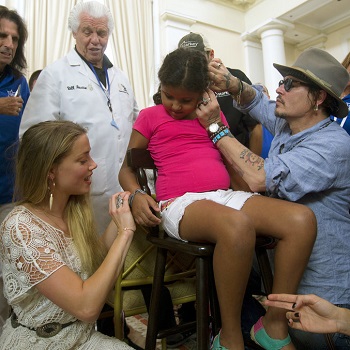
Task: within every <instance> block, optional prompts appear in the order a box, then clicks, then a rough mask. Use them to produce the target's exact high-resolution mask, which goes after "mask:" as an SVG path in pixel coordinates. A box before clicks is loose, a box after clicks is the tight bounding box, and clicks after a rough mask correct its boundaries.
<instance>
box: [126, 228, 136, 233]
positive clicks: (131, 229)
mask: <svg viewBox="0 0 350 350" xmlns="http://www.w3.org/2000/svg"><path fill="white" fill-rule="evenodd" d="M129 230H130V231H132V232H135V231H136V230H134V229H133V228H130V227H124V228H123V231H129Z"/></svg>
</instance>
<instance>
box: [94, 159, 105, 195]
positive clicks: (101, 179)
mask: <svg viewBox="0 0 350 350" xmlns="http://www.w3.org/2000/svg"><path fill="white" fill-rule="evenodd" d="M94 161H95V162H96V163H97V168H96V169H95V170H94V173H93V175H92V186H91V195H92V196H96V195H101V194H104V193H105V192H106V191H107V169H106V159H105V158H94Z"/></svg>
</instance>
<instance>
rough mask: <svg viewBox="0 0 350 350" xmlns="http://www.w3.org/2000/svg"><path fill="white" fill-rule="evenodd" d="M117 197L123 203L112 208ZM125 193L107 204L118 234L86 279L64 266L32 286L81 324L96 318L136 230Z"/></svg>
mask: <svg viewBox="0 0 350 350" xmlns="http://www.w3.org/2000/svg"><path fill="white" fill-rule="evenodd" d="M118 195H121V196H122V198H123V204H122V205H121V207H119V208H117V207H116V201H115V198H116V196H118ZM128 198H129V194H128V193H125V192H122V193H117V194H116V195H114V196H113V197H112V199H111V201H110V209H109V210H110V213H111V214H112V218H113V221H114V223H115V225H117V226H118V235H117V237H116V238H115V240H114V241H113V243H112V244H111V247H110V250H109V251H108V253H107V256H106V258H105V259H104V261H103V262H102V264H101V265H100V267H99V268H98V269H97V270H96V272H95V273H94V274H93V275H92V276H91V277H89V278H88V279H87V280H85V281H84V280H82V279H81V278H80V276H78V275H77V274H76V273H75V272H74V271H72V270H71V269H70V268H69V267H68V266H66V265H64V266H62V267H61V268H59V269H58V270H57V271H55V272H54V273H52V274H51V275H50V276H49V277H48V278H46V279H45V280H43V281H42V282H40V283H38V284H37V285H36V288H37V290H38V291H39V292H40V293H41V294H43V295H44V296H45V297H47V298H48V299H50V300H51V301H52V302H53V303H55V304H56V305H58V306H59V307H61V308H62V309H64V310H66V311H67V312H69V313H70V314H72V315H73V316H74V317H76V318H78V319H80V320H82V321H84V322H94V321H96V319H97V318H98V316H99V314H100V312H101V309H102V307H103V305H104V303H105V301H106V298H107V296H108V293H109V292H110V291H111V290H112V288H113V286H114V284H115V282H116V280H117V278H118V276H119V274H120V272H121V269H122V267H123V264H124V261H125V257H126V254H127V252H128V249H129V247H130V244H131V242H132V239H133V235H134V231H135V229H136V226H135V223H134V220H133V218H132V215H131V212H130V208H129V204H128Z"/></svg>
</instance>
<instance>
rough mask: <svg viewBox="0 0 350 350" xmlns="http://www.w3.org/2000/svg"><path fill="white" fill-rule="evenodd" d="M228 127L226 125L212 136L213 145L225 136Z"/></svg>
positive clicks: (227, 132)
mask: <svg viewBox="0 0 350 350" xmlns="http://www.w3.org/2000/svg"><path fill="white" fill-rule="evenodd" d="M229 132H230V131H229V129H228V127H227V126H226V127H225V128H224V130H222V131H220V132H219V133H218V134H217V135H216V136H215V137H214V138H212V141H213V143H214V145H215V144H216V143H217V142H218V141H219V140H220V139H222V138H223V137H224V136H227V135H228V134H229Z"/></svg>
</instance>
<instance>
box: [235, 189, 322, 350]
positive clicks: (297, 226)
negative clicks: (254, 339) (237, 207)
mask: <svg viewBox="0 0 350 350" xmlns="http://www.w3.org/2000/svg"><path fill="white" fill-rule="evenodd" d="M242 211H243V212H244V213H246V214H247V215H248V216H249V217H250V218H251V219H252V220H253V223H254V227H255V230H256V232H257V235H263V236H264V235H269V236H273V237H276V238H278V239H279V241H278V244H277V246H276V248H275V260H274V269H275V270H274V281H273V289H272V292H273V293H291V294H296V292H297V288H298V285H299V282H300V280H301V278H302V275H303V273H304V270H305V268H306V265H307V263H308V260H309V257H310V254H311V251H312V248H313V244H314V241H315V238H316V230H317V229H316V219H315V216H314V214H313V212H312V211H311V210H310V209H309V208H307V207H306V206H303V205H300V204H296V203H291V202H287V201H283V200H277V199H272V198H268V197H263V196H254V197H252V198H250V199H249V200H248V201H247V202H246V203H245V204H244V206H243V208H242ZM263 325H264V328H265V330H266V332H267V333H268V335H269V336H270V337H271V338H274V339H284V338H286V337H287V335H288V324H287V321H286V317H285V310H283V309H277V308H269V309H268V311H267V313H266V315H265V316H264V318H263ZM283 349H285V350H287V349H288V350H290V349H295V347H294V346H293V344H290V345H288V346H285V347H284V348H283Z"/></svg>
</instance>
